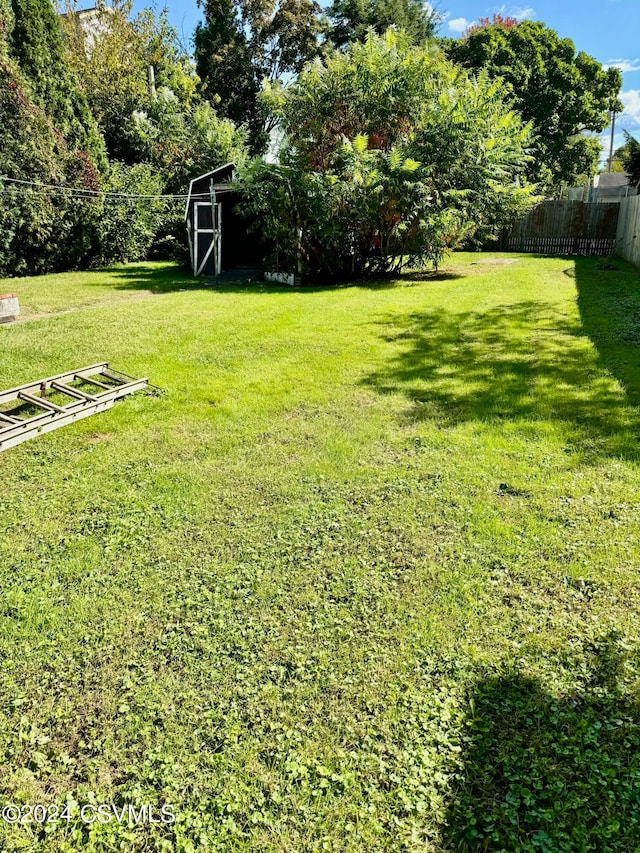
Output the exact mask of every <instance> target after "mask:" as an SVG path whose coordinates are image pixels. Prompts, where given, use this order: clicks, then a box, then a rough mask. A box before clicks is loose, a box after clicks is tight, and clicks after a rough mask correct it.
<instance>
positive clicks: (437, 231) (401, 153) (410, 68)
mask: <svg viewBox="0 0 640 853" xmlns="http://www.w3.org/2000/svg"><path fill="white" fill-rule="evenodd" d="M371 92H376V93H377V94H378V97H376V98H375V99H373V100H372V99H371ZM266 98H267V100H268V101H269V102H270V103H271V106H272V109H274V111H275V112H276V114H277V115H278V116H279V119H280V122H281V127H282V129H283V131H284V133H285V135H286V140H287V147H286V149H285V150H284V152H283V155H282V160H281V165H280V166H277V167H274V166H265V165H262V164H259V165H257V166H253V167H252V168H251V169H250V170H249V171H247V173H246V174H245V176H244V178H243V185H242V186H243V191H244V193H245V198H246V202H245V207H246V209H247V210H248V211H249V212H251V213H252V214H253V215H256V216H257V217H258V219H259V220H260V222H261V227H262V228H263V231H264V233H265V234H266V236H267V237H268V239H269V240H271V241H272V243H273V245H274V255H273V258H272V263H274V264H275V265H276V266H277V267H283V266H284V267H285V268H287V267H288V269H289V270H292V269H296V268H298V269H300V270H301V271H303V272H304V273H305V274H306V275H307V276H309V277H311V278H318V277H319V278H324V277H329V278H344V277H345V276H348V275H354V274H355V275H358V276H368V275H378V274H381V273H386V272H389V271H393V270H398V269H400V268H401V267H402V266H405V265H407V264H416V263H423V262H425V261H426V260H431V261H434V262H435V263H436V264H437V263H438V261H439V260H440V259H441V257H442V255H443V253H444V252H445V251H446V250H447V249H448V248H451V247H454V246H456V245H457V244H459V242H460V241H461V240H462V239H463V238H465V237H469V236H470V235H472V234H473V233H475V232H477V231H478V230H479V229H485V230H487V231H488V232H489V233H495V231H497V230H499V229H500V227H501V225H502V224H503V223H504V222H505V221H506V220H508V219H509V218H510V217H511V216H513V214H514V213H515V212H516V211H517V210H519V209H522V207H523V206H526V204H527V203H528V201H529V199H530V195H531V194H530V190H529V189H528V188H527V187H526V186H524V185H521V184H520V182H519V178H520V176H521V175H522V173H523V169H524V164H525V160H526V155H525V146H526V144H527V139H528V134H527V129H526V128H523V127H522V124H521V123H520V120H519V119H518V117H517V116H516V115H515V114H514V113H512V112H509V111H508V110H507V109H506V108H505V106H504V104H503V102H502V100H501V97H500V90H499V85H498V84H496V83H492V82H491V81H490V80H489V79H488V77H487V76H486V75H480V76H479V78H478V79H477V80H471V79H469V78H468V77H467V76H466V74H465V73H464V72H461V71H460V70H459V69H456V68H455V67H453V66H452V65H451V64H450V63H448V62H446V61H445V60H444V58H443V57H442V56H441V55H440V54H439V53H437V52H436V51H435V50H434V49H433V48H432V47H425V48H422V47H420V48H419V47H410V46H409V45H408V44H407V42H406V40H405V39H404V36H402V35H399V36H396V35H394V34H393V33H392V31H389V32H388V33H387V34H386V35H385V37H382V38H381V37H379V36H375V35H373V34H370V35H369V36H368V37H367V41H366V43H365V44H362V43H358V42H356V43H354V44H353V45H351V46H350V47H349V48H348V49H347V51H346V52H345V53H335V54H334V55H331V56H329V57H328V58H327V59H326V60H325V62H324V63H319V62H317V63H314V64H312V65H310V66H308V67H307V68H306V69H305V70H304V71H303V72H302V74H301V75H300V77H299V78H298V80H297V82H296V83H295V84H293V85H291V86H290V87H289V88H288V89H287V90H286V91H282V90H278V91H276V90H268V91H267V94H266Z"/></svg>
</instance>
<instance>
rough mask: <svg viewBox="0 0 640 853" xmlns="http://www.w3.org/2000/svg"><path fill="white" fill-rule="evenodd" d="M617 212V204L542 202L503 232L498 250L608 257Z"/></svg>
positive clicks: (614, 230)
mask: <svg viewBox="0 0 640 853" xmlns="http://www.w3.org/2000/svg"><path fill="white" fill-rule="evenodd" d="M634 200H635V199H629V201H634ZM619 210H620V203H619V202H611V203H609V202H606V203H600V204H589V203H587V202H583V201H543V202H542V204H539V205H537V206H536V207H534V208H533V210H531V211H530V212H529V213H528V214H527V216H525V217H523V218H522V219H521V220H519V221H518V222H516V223H514V224H513V225H512V226H511V227H510V228H507V229H506V230H505V232H504V233H503V235H502V238H501V241H500V249H501V250H502V251H503V252H533V253H536V254H541V255H609V254H612V253H613V252H614V251H615V249H616V230H617V226H618V213H619Z"/></svg>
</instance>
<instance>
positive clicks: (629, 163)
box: [616, 130, 640, 187]
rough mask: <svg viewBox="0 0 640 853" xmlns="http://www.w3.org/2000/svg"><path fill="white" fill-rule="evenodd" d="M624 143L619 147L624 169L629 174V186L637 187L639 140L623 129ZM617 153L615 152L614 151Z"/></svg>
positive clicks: (639, 166)
mask: <svg viewBox="0 0 640 853" xmlns="http://www.w3.org/2000/svg"><path fill="white" fill-rule="evenodd" d="M624 137H625V139H626V144H625V145H624V146H623V147H622V149H619V150H620V151H621V160H622V165H623V166H624V170H625V172H626V173H627V175H629V183H630V184H631V186H634V187H637V186H638V184H639V183H640V142H638V140H637V139H636V138H635V137H633V136H631V134H630V133H629V132H628V131H626V130H625V132H624ZM616 153H617V152H616Z"/></svg>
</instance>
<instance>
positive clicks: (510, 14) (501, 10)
mask: <svg viewBox="0 0 640 853" xmlns="http://www.w3.org/2000/svg"><path fill="white" fill-rule="evenodd" d="M490 11H491V12H494V13H495V14H496V15H503V16H504V17H505V18H516V19H517V20H518V21H524V20H525V18H526V19H527V20H531V19H532V18H535V16H536V10H535V9H534V8H533V7H532V6H509V5H507V4H506V3H503V4H502V6H494V7H493V8H492V9H491V10H490Z"/></svg>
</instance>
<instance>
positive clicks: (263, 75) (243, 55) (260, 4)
mask: <svg viewBox="0 0 640 853" xmlns="http://www.w3.org/2000/svg"><path fill="white" fill-rule="evenodd" d="M201 5H202V6H203V8H204V18H205V20H204V23H203V24H199V25H198V27H197V29H196V33H195V49H196V50H195V54H196V68H197V72H198V75H199V76H200V78H201V80H202V91H203V93H204V94H205V95H206V97H208V98H209V99H210V100H211V101H212V103H214V104H216V105H217V109H218V111H219V112H220V114H221V115H222V116H224V117H226V118H230V119H231V120H232V121H234V122H235V123H236V124H241V125H244V126H246V127H247V129H248V131H249V139H250V143H251V147H252V149H253V150H254V151H255V152H261V151H263V150H264V149H265V147H266V144H267V140H268V134H269V131H270V130H271V127H272V124H270V120H269V117H268V115H267V114H266V112H265V110H264V108H263V106H262V103H261V101H260V98H259V97H258V95H259V93H260V91H261V89H262V85H263V81H264V80H268V81H269V82H271V83H275V82H276V81H280V82H286V81H287V79H288V78H290V77H291V75H294V74H297V73H299V72H300V70H301V69H302V68H303V66H304V64H305V63H306V62H308V61H309V60H310V59H313V58H314V57H316V56H318V55H319V53H320V36H321V34H322V32H323V30H324V23H323V19H322V15H321V8H320V6H319V5H318V3H316V2H315V0H201Z"/></svg>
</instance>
